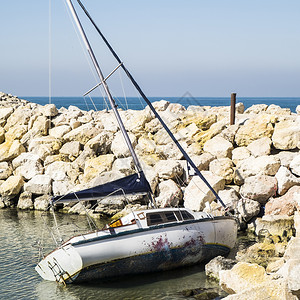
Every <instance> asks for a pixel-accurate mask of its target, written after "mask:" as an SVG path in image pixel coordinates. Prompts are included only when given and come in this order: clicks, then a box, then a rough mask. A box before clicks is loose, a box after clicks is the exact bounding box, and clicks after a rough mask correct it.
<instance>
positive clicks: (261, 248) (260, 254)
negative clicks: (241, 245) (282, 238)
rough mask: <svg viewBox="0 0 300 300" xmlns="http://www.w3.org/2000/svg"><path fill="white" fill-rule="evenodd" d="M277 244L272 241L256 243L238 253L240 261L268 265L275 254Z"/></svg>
mask: <svg viewBox="0 0 300 300" xmlns="http://www.w3.org/2000/svg"><path fill="white" fill-rule="evenodd" d="M275 254H276V251H275V245H274V244H270V243H255V244H254V245H251V246H250V247H249V248H247V249H245V250H244V251H239V252H238V253H237V255H236V259H237V260H238V261H243V262H247V263H251V264H258V265H260V266H262V267H264V268H265V267H267V265H268V264H269V261H270V260H271V259H272V258H273V257H274V256H275Z"/></svg>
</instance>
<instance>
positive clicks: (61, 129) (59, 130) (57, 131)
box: [49, 125, 71, 139]
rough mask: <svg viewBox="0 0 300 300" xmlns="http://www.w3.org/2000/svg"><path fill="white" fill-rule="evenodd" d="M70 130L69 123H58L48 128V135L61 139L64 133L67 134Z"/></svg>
mask: <svg viewBox="0 0 300 300" xmlns="http://www.w3.org/2000/svg"><path fill="white" fill-rule="evenodd" d="M70 131H71V127H70V126H69V125H60V126H55V127H53V128H50V129H49V135H50V136H53V137H55V138H57V139H61V138H62V137H63V136H64V135H65V134H67V133H68V132H70Z"/></svg>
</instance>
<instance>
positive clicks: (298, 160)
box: [290, 154, 300, 176]
mask: <svg viewBox="0 0 300 300" xmlns="http://www.w3.org/2000/svg"><path fill="white" fill-rule="evenodd" d="M290 168H291V171H292V173H293V174H295V175H297V176H300V154H298V155H297V156H295V157H294V158H293V160H292V161H291V163H290Z"/></svg>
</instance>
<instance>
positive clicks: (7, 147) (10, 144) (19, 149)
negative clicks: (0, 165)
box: [0, 140, 26, 162]
mask: <svg viewBox="0 0 300 300" xmlns="http://www.w3.org/2000/svg"><path fill="white" fill-rule="evenodd" d="M25 151H26V150H25V148H24V146H23V145H22V144H21V143H20V141H19V140H14V141H7V142H4V143H2V144H1V145H0V162H2V161H10V160H12V159H14V158H15V157H17V156H18V155H20V154H21V153H23V152H25Z"/></svg>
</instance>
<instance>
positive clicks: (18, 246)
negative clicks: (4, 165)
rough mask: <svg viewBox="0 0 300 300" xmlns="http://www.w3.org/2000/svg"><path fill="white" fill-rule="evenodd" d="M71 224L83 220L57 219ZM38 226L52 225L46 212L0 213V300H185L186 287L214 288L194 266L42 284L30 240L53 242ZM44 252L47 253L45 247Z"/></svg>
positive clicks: (81, 223)
mask: <svg viewBox="0 0 300 300" xmlns="http://www.w3.org/2000/svg"><path fill="white" fill-rule="evenodd" d="M74 220H75V221H76V224H77V226H78V227H80V228H84V227H87V226H88V225H87V222H86V219H85V217H80V216H74V215H73V216H70V215H58V222H59V223H60V222H61V221H63V222H64V223H65V224H66V223H69V222H71V221H74ZM44 222H45V223H47V224H48V225H49V224H50V225H52V224H53V219H52V216H51V215H50V214H46V215H45V216H44V217H42V213H41V212H33V211H19V210H15V209H5V210H0V299H66V300H73V299H74V300H75V299H76V300H77V299H101V300H105V299H122V300H123V299H168V300H169V299H174V300H175V299H187V298H184V297H183V296H182V295H181V293H180V292H181V291H183V290H186V289H196V288H208V287H216V286H217V285H216V283H214V282H211V281H208V280H206V277H205V272H204V266H203V265H197V266H193V267H187V268H182V269H177V270H172V271H168V272H160V273H152V274H146V275H139V276H130V277H127V278H122V279H117V280H111V281H106V282H99V281H98V282H92V283H86V284H80V285H68V286H66V287H64V286H62V285H58V284H57V283H55V282H48V281H44V280H43V279H41V278H40V277H39V275H38V274H37V273H36V271H35V270H34V267H35V265H36V263H37V262H38V261H39V250H38V247H37V244H36V241H37V240H38V239H39V238H40V237H41V236H42V235H43V236H44V240H45V241H46V240H47V242H48V243H47V248H48V250H49V249H51V248H54V247H55V246H54V245H55V244H54V242H52V241H51V242H49V241H50V239H49V240H48V236H49V232H47V231H46V230H45V226H44ZM45 251H46V252H47V249H45Z"/></svg>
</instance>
